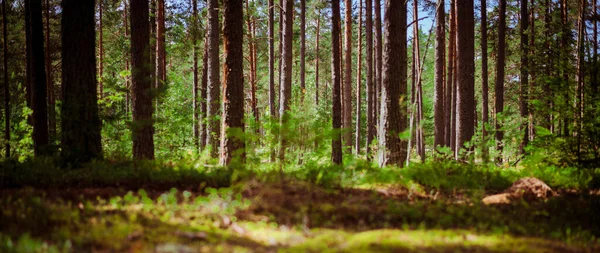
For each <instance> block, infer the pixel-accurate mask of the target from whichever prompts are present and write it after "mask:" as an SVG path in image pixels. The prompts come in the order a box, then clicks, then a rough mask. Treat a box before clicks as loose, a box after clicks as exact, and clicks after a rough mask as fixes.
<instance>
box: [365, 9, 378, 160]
mask: <svg viewBox="0 0 600 253" xmlns="http://www.w3.org/2000/svg"><path fill="white" fill-rule="evenodd" d="M365 8H366V11H365V15H366V17H365V18H366V21H365V22H366V24H365V38H366V40H367V43H366V48H365V50H366V51H367V62H366V65H367V143H366V144H365V145H366V147H367V160H369V161H370V160H371V159H372V157H373V154H372V153H371V143H372V142H373V139H374V138H375V105H376V104H375V101H376V98H375V85H374V84H373V16H372V12H373V4H372V0H365Z"/></svg>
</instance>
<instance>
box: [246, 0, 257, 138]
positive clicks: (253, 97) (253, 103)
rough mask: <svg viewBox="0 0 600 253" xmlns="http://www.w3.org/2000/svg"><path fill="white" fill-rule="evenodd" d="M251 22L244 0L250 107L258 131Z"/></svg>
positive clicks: (248, 5) (252, 27)
mask: <svg viewBox="0 0 600 253" xmlns="http://www.w3.org/2000/svg"><path fill="white" fill-rule="evenodd" d="M252 23H253V17H252V15H250V4H249V0H246V25H247V28H248V54H249V55H248V60H249V64H248V65H249V67H250V73H249V75H248V77H249V78H248V79H249V80H248V82H249V83H250V107H251V109H252V116H254V126H255V132H256V133H258V132H259V127H258V124H259V118H258V107H257V105H256V54H255V52H254V50H255V49H256V47H255V46H254V44H255V41H254V40H255V37H254V35H253V30H254V25H253V24H252Z"/></svg>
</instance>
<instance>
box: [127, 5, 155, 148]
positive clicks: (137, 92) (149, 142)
mask: <svg viewBox="0 0 600 253" xmlns="http://www.w3.org/2000/svg"><path fill="white" fill-rule="evenodd" d="M130 11H131V63H132V66H131V67H132V77H133V78H132V80H133V85H132V86H133V87H132V90H133V99H132V100H133V128H132V130H133V132H132V135H131V136H132V137H133V158H134V159H154V123H153V119H152V113H153V108H152V80H150V79H149V78H148V77H149V76H150V75H151V73H152V69H150V66H149V65H148V62H149V59H148V58H149V57H150V50H151V48H150V23H149V22H148V16H149V5H148V0H131V6H130Z"/></svg>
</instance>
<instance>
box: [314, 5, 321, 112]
mask: <svg viewBox="0 0 600 253" xmlns="http://www.w3.org/2000/svg"><path fill="white" fill-rule="evenodd" d="M320 34H321V12H320V11H319V13H318V15H317V38H316V40H317V41H316V46H315V55H316V56H315V103H316V104H317V105H319V38H320Z"/></svg>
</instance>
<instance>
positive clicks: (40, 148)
mask: <svg viewBox="0 0 600 253" xmlns="http://www.w3.org/2000/svg"><path fill="white" fill-rule="evenodd" d="M25 5H26V6H27V8H26V11H29V13H28V14H27V15H26V17H28V18H29V26H30V36H27V40H29V42H27V46H29V49H28V51H29V52H30V58H29V57H28V60H29V61H30V64H29V67H30V68H31V71H30V72H29V74H30V76H29V80H30V85H31V86H30V87H31V106H32V109H33V117H32V118H33V136H32V137H33V147H34V154H35V156H41V155H47V154H49V153H50V150H48V149H49V148H48V106H47V100H46V97H47V95H48V94H47V89H46V88H47V84H46V66H45V65H46V64H45V61H44V56H45V54H44V33H43V29H44V28H43V22H42V1H41V0H26V1H25Z"/></svg>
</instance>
